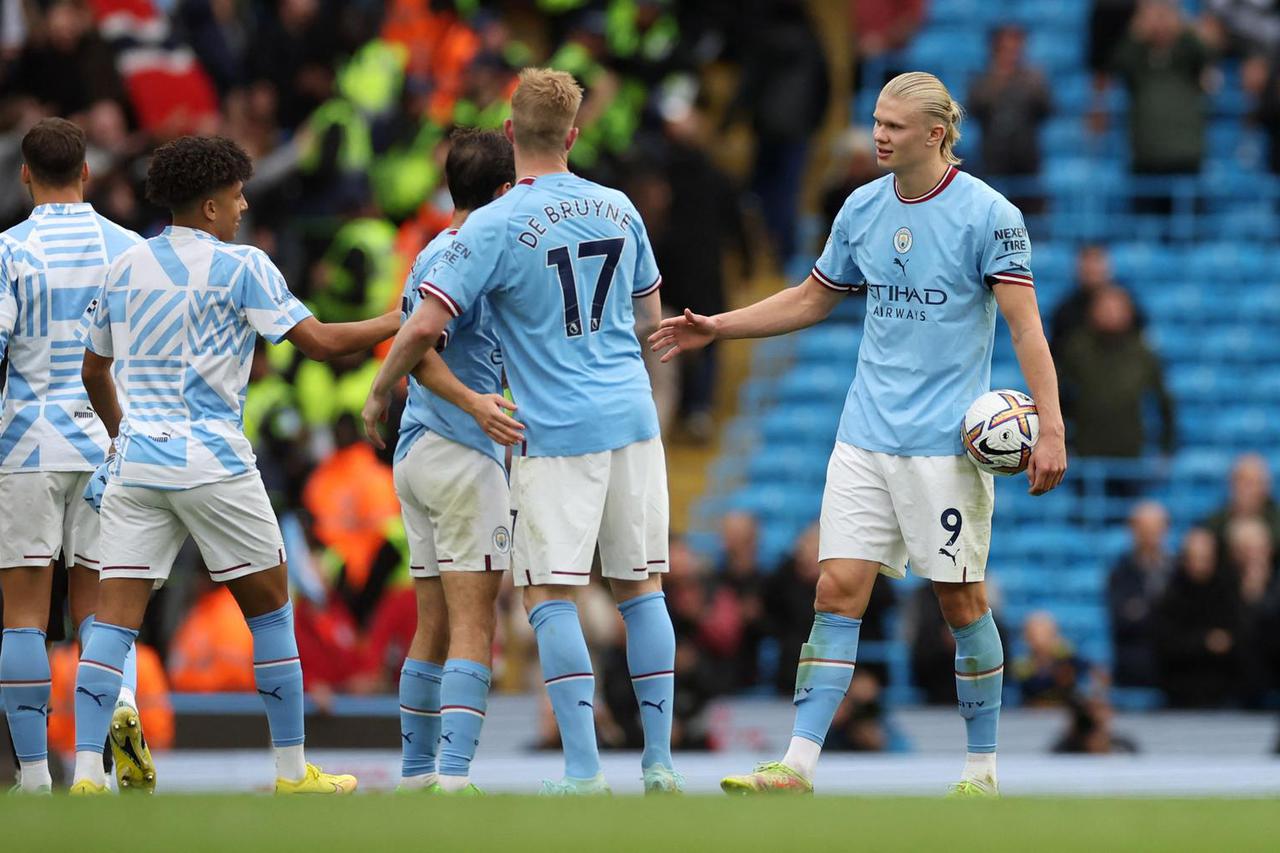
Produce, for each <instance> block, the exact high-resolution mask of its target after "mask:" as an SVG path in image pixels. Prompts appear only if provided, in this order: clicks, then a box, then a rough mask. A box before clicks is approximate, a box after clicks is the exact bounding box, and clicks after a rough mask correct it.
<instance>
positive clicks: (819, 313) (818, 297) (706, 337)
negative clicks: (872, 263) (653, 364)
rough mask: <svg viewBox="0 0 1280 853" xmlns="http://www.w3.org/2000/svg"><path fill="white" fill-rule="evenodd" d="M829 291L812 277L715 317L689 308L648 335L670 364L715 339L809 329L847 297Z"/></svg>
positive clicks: (755, 336) (761, 336) (665, 321)
mask: <svg viewBox="0 0 1280 853" xmlns="http://www.w3.org/2000/svg"><path fill="white" fill-rule="evenodd" d="M846 295H847V294H846V292H845V291H838V290H832V289H831V288H829V287H827V286H826V285H824V284H822V283H821V282H820V281H818V280H817V279H816V278H814V277H813V276H812V275H810V276H809V277H808V278H806V279H805V280H804V281H803V282H802V283H801V284H800V286H799V287H788V288H787V289H786V290H782V291H780V292H778V293H775V294H774V295H773V296H770V297H769V298H767V299H762V300H760V301H759V302H757V303H755V304H754V305H748V306H747V307H746V308H739V309H737V310H736V311H728V312H726V313H724V314H715V315H713V316H711V317H706V316H703V315H702V314H695V313H693V312H692V311H690V310H689V309H687V308H686V309H685V312H684V314H683V315H682V316H680V317H668V318H667V319H665V320H663V321H662V323H661V324H660V325H659V327H658V331H656V332H654V333H653V334H652V335H650V336H649V345H650V346H651V347H652V348H653V350H654V352H663V351H664V350H665V352H663V355H662V360H663V361H670V360H671V359H672V358H675V356H676V355H677V354H679V353H682V352H687V351H689V350H695V349H701V348H702V347H705V346H706V345H707V344H709V343H711V342H712V341H715V340H718V339H721V338H723V339H728V340H731V339H734V338H770V337H773V336H775V335H785V334H787V333H788V332H794V331H796V330H797V329H804V328H808V327H809V326H812V325H814V324H815V323H820V322H822V321H823V320H825V319H826V318H827V317H828V316H830V314H831V312H832V311H834V310H835V307H836V305H838V304H839V302H840V300H841V299H843V298H844V297H845V296H846Z"/></svg>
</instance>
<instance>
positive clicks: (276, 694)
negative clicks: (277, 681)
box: [258, 684, 284, 702]
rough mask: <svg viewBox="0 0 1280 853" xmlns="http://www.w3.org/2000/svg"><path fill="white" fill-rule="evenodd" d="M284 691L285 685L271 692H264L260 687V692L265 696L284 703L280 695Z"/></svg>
mask: <svg viewBox="0 0 1280 853" xmlns="http://www.w3.org/2000/svg"><path fill="white" fill-rule="evenodd" d="M282 689H284V685H283V684H281V685H280V686H279V687H276V688H273V689H271V690H263V689H262V688H261V687H259V688H258V692H259V693H261V694H262V695H263V696H270V697H271V698H272V699H275V700H276V701H277V702H283V701H284V697H283V696H281V695H280V691H281V690H282Z"/></svg>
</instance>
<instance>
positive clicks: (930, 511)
mask: <svg viewBox="0 0 1280 853" xmlns="http://www.w3.org/2000/svg"><path fill="white" fill-rule="evenodd" d="M885 464H886V465H889V466H892V467H893V470H892V472H891V474H892V477H891V482H892V483H893V489H894V497H895V503H896V504H897V505H898V506H899V508H900V512H899V520H900V522H901V525H902V531H903V535H904V536H905V537H906V541H907V549H908V551H909V552H910V555H911V568H912V571H914V572H915V573H916V574H919V575H921V576H923V577H925V578H928V579H929V580H930V581H932V582H933V590H934V592H935V593H936V594H937V597H938V604H939V606H940V607H941V608H942V615H943V618H944V619H945V620H946V622H947V624H948V625H949V626H950V627H951V631H952V634H953V635H954V636H955V638H956V694H957V699H958V704H959V709H960V715H961V716H962V717H963V718H964V721H965V731H966V735H967V741H968V749H967V758H966V761H965V767H964V771H963V773H962V775H961V780H960V782H959V783H957V784H956V785H954V786H953V787H952V792H953V793H955V794H962V795H994V794H996V793H997V792H998V790H999V788H998V782H997V777H996V728H997V723H998V720H999V717H1000V694H1001V690H1002V689H1003V687H1004V650H1003V647H1002V645H1001V642H1000V632H999V631H998V630H997V629H996V624H995V621H994V620H993V619H992V618H991V611H990V609H989V607H988V605H987V595H986V585H985V584H984V583H983V578H984V577H985V576H986V569H987V552H988V550H989V548H990V544H991V515H992V510H993V507H994V486H993V483H992V478H991V475H990V474H984V473H982V472H980V471H979V470H978V469H977V468H976V467H974V466H973V465H972V464H970V462H969V460H968V459H966V458H965V457H963V456H925V457H892V458H890V459H889V460H888V461H886V463H885Z"/></svg>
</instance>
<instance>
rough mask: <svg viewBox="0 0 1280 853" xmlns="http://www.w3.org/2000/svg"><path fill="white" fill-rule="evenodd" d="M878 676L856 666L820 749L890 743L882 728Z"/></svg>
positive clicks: (877, 747) (876, 747)
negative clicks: (856, 668) (847, 689)
mask: <svg viewBox="0 0 1280 853" xmlns="http://www.w3.org/2000/svg"><path fill="white" fill-rule="evenodd" d="M882 692H883V691H882V687H881V681H880V676H879V675H878V674H877V673H875V672H871V671H868V670H866V669H864V668H862V667H859V668H858V670H857V671H856V672H854V674H853V680H852V681H850V682H849V691H848V692H847V693H846V694H845V698H844V701H843V702H841V703H840V707H839V708H837V709H836V715H835V717H834V718H833V719H832V720H831V728H830V730H829V731H828V732H827V739H826V742H825V743H824V744H823V749H826V750H838V751H847V752H883V751H884V750H885V749H887V748H888V746H889V735H888V732H887V731H886V730H885V720H884V703H883V699H882V697H881V693H882Z"/></svg>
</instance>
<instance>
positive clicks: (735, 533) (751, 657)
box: [709, 512, 766, 687]
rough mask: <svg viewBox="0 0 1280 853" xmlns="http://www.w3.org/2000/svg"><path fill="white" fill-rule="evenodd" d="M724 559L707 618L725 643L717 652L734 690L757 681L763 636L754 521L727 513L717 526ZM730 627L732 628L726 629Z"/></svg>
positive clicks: (761, 578)
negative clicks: (711, 617)
mask: <svg viewBox="0 0 1280 853" xmlns="http://www.w3.org/2000/svg"><path fill="white" fill-rule="evenodd" d="M720 532H721V536H722V538H723V543H724V559H723V560H722V561H721V563H720V570H719V572H718V574H717V577H716V587H715V589H713V590H712V593H711V600H710V606H709V615H710V614H715V615H717V617H714V618H717V621H718V622H719V624H720V625H721V626H722V630H721V631H720V632H719V633H720V636H721V637H723V638H724V639H725V640H726V641H727V640H728V638H729V637H730V636H731V635H732V636H733V637H734V640H733V642H732V644H730V643H728V642H726V643H725V645H724V647H723V648H722V650H721V653H722V655H723V656H724V657H725V660H724V665H726V666H727V667H729V668H731V669H732V670H734V676H733V683H734V686H736V687H751V686H753V685H755V683H756V680H757V678H756V677H757V670H758V668H759V660H760V643H761V642H762V641H763V640H764V638H765V635H766V624H765V612H764V598H763V591H764V578H763V577H762V575H761V572H760V563H759V557H758V554H759V544H758V529H757V524H756V520H755V517H754V516H752V515H750V514H749V513H745V512H731V513H728V514H727V515H725V517H724V518H723V519H722V520H721V522H720ZM730 626H732V628H731V627H730Z"/></svg>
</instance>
